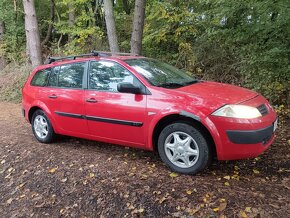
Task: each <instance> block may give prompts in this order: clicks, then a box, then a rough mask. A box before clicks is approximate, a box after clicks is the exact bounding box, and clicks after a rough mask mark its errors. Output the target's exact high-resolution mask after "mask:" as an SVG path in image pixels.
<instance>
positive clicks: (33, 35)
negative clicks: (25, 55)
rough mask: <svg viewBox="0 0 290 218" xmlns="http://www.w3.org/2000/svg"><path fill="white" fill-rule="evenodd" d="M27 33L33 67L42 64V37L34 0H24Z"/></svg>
mask: <svg viewBox="0 0 290 218" xmlns="http://www.w3.org/2000/svg"><path fill="white" fill-rule="evenodd" d="M23 7H24V13H25V33H26V41H27V45H28V50H29V55H30V60H31V63H32V66H33V67H37V66H38V65H40V64H42V58H41V46H40V37H39V31H38V23H37V18H36V13H35V6H34V0H23Z"/></svg>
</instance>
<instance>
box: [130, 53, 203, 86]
mask: <svg viewBox="0 0 290 218" xmlns="http://www.w3.org/2000/svg"><path fill="white" fill-rule="evenodd" d="M125 62H126V63H127V64H129V65H130V66H131V67H133V68H134V69H135V70H136V71H137V72H138V73H140V74H141V75H142V76H143V77H144V78H145V79H146V80H147V81H148V82H149V83H150V84H151V85H154V86H159V87H167V88H178V87H182V86H186V85H190V84H193V83H195V82H197V80H196V79H193V78H192V77H191V76H190V75H188V74H187V73H185V72H184V71H182V70H180V69H177V68H176V67H173V66H171V65H169V64H166V63H163V62H161V61H158V60H154V59H149V58H140V59H128V60H125Z"/></svg>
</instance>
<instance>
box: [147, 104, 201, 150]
mask: <svg viewBox="0 0 290 218" xmlns="http://www.w3.org/2000/svg"><path fill="white" fill-rule="evenodd" d="M170 115H180V116H184V117H189V118H191V119H194V120H197V121H198V122H201V123H202V121H203V120H204V119H205V115H204V114H202V113H201V112H200V111H195V112H188V111H186V110H183V109H178V108H173V109H172V108H171V109H165V110H161V111H159V112H158V113H156V114H151V115H150V112H148V116H149V119H148V120H149V125H148V138H147V146H146V147H147V149H148V150H154V145H153V134H154V129H155V127H156V125H157V124H158V122H159V121H160V120H161V119H163V118H165V117H167V116H170ZM150 116H152V118H150ZM202 124H203V123H202ZM203 125H204V124H203Z"/></svg>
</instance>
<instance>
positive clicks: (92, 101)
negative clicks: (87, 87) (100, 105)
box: [86, 98, 98, 103]
mask: <svg viewBox="0 0 290 218" xmlns="http://www.w3.org/2000/svg"><path fill="white" fill-rule="evenodd" d="M86 102H89V103H97V102H98V101H97V100H96V99H94V98H89V99H87V100H86Z"/></svg>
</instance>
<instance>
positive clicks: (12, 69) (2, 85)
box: [0, 62, 31, 102]
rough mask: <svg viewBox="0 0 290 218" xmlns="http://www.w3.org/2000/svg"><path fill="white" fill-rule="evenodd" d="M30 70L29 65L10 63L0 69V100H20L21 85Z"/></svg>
mask: <svg viewBox="0 0 290 218" xmlns="http://www.w3.org/2000/svg"><path fill="white" fill-rule="evenodd" d="M30 72H31V66H30V65H27V64H22V65H19V64H18V63H14V62H12V63H10V64H8V65H7V66H6V67H5V68H4V69H3V70H1V71H0V101H12V102H20V99H21V90H22V87H23V85H24V83H25V81H26V79H27V77H28V76H29V74H30Z"/></svg>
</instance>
